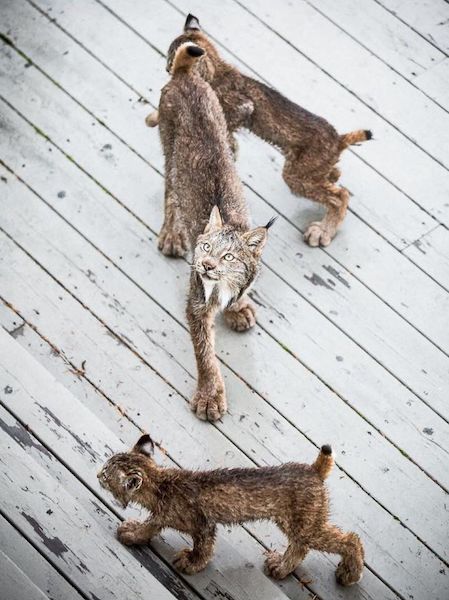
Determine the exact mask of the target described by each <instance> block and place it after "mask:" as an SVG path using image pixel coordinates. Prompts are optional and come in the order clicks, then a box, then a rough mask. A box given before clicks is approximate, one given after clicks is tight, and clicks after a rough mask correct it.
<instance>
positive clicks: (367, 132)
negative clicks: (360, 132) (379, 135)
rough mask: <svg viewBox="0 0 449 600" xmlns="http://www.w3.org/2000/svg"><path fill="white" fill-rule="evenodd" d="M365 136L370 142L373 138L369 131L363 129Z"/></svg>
mask: <svg viewBox="0 0 449 600" xmlns="http://www.w3.org/2000/svg"><path fill="white" fill-rule="evenodd" d="M365 135H366V139H367V140H371V139H372V138H373V132H372V131H371V129H365Z"/></svg>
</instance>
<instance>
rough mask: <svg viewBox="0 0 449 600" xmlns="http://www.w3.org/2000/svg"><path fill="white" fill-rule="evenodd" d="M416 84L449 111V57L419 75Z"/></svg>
mask: <svg viewBox="0 0 449 600" xmlns="http://www.w3.org/2000/svg"><path fill="white" fill-rule="evenodd" d="M414 81H415V84H416V85H417V86H418V87H419V88H420V89H422V90H423V92H425V93H426V94H428V95H429V96H430V97H431V98H433V99H434V100H435V102H438V104H440V105H441V106H444V108H445V109H446V110H448V111H449V58H446V59H445V60H443V61H442V62H440V63H439V64H437V65H435V66H434V67H433V68H432V69H428V70H427V71H426V72H425V73H422V74H421V75H419V76H418V77H417V78H416V79H415V80H414Z"/></svg>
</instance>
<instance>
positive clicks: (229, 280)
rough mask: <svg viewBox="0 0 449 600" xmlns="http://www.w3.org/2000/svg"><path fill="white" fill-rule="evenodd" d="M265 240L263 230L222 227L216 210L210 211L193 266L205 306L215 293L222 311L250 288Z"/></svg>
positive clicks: (264, 229)
mask: <svg viewBox="0 0 449 600" xmlns="http://www.w3.org/2000/svg"><path fill="white" fill-rule="evenodd" d="M266 239H267V228H266V227H257V228H256V229H252V230H250V231H246V232H244V233H243V232H241V231H237V230H236V229H234V228H233V227H232V226H230V225H223V223H222V221H221V216H220V212H219V210H218V208H217V207H214V208H213V210H212V213H211V217H210V220H209V223H208V225H207V227H206V229H205V231H204V233H203V234H202V235H200V236H199V237H198V240H197V243H196V247H195V250H194V255H193V265H192V266H193V268H194V269H195V270H196V272H197V273H198V274H199V275H200V277H201V281H202V283H203V288H204V298H205V302H206V303H207V302H208V301H209V298H210V297H211V295H212V293H213V292H214V290H216V291H217V292H218V300H219V302H220V304H221V308H222V309H223V308H226V307H227V306H229V305H230V304H232V302H234V301H235V300H237V299H238V298H239V297H241V296H242V295H243V293H244V292H245V291H246V290H248V289H249V287H250V286H251V284H252V283H253V281H254V279H255V278H256V275H257V273H258V270H259V266H260V258H261V254H262V249H263V247H264V245H265V242H266Z"/></svg>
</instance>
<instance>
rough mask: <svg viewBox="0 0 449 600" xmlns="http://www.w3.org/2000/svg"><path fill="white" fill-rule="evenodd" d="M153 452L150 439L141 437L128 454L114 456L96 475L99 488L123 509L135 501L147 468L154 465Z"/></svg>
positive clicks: (145, 436)
mask: <svg viewBox="0 0 449 600" xmlns="http://www.w3.org/2000/svg"><path fill="white" fill-rule="evenodd" d="M153 450H154V444H153V442H152V440H151V438H150V437H149V436H148V435H143V436H142V437H141V438H140V439H139V441H138V442H137V444H136V445H135V446H134V447H133V448H132V449H131V450H130V451H129V452H122V453H120V454H114V456H112V457H111V458H110V459H109V460H107V461H106V463H105V464H104V465H103V468H102V469H101V470H100V471H99V473H98V474H97V478H98V481H99V483H100V485H101V487H103V488H104V489H105V490H108V492H111V494H112V495H113V496H114V498H115V499H116V500H117V501H118V503H119V504H120V505H121V506H122V507H123V508H126V507H127V506H128V504H129V503H130V502H133V501H135V499H136V494H137V493H138V492H139V490H140V489H141V487H142V485H143V484H144V482H145V479H146V477H147V473H148V467H149V466H153V465H154V461H153V458H152V454H153Z"/></svg>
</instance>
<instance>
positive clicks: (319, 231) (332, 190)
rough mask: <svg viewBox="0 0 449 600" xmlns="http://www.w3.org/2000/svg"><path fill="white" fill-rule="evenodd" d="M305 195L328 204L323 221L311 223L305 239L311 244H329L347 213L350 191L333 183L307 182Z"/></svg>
mask: <svg viewBox="0 0 449 600" xmlns="http://www.w3.org/2000/svg"><path fill="white" fill-rule="evenodd" d="M304 189H305V193H304V195H305V196H307V197H308V198H311V199H312V200H316V201H317V202H321V203H322V204H325V205H326V214H325V215H324V218H323V219H322V220H321V221H314V222H313V223H310V225H309V226H308V227H307V229H306V231H305V232H304V240H305V241H306V242H307V243H308V244H309V245H310V246H329V244H330V243H331V241H332V239H333V237H334V236H335V234H336V233H337V230H338V228H339V226H340V224H341V223H342V221H343V219H344V218H345V215H346V210H347V208H348V204H349V192H348V190H347V189H345V188H344V187H339V186H337V185H335V184H333V183H325V184H315V183H305V184H304Z"/></svg>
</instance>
